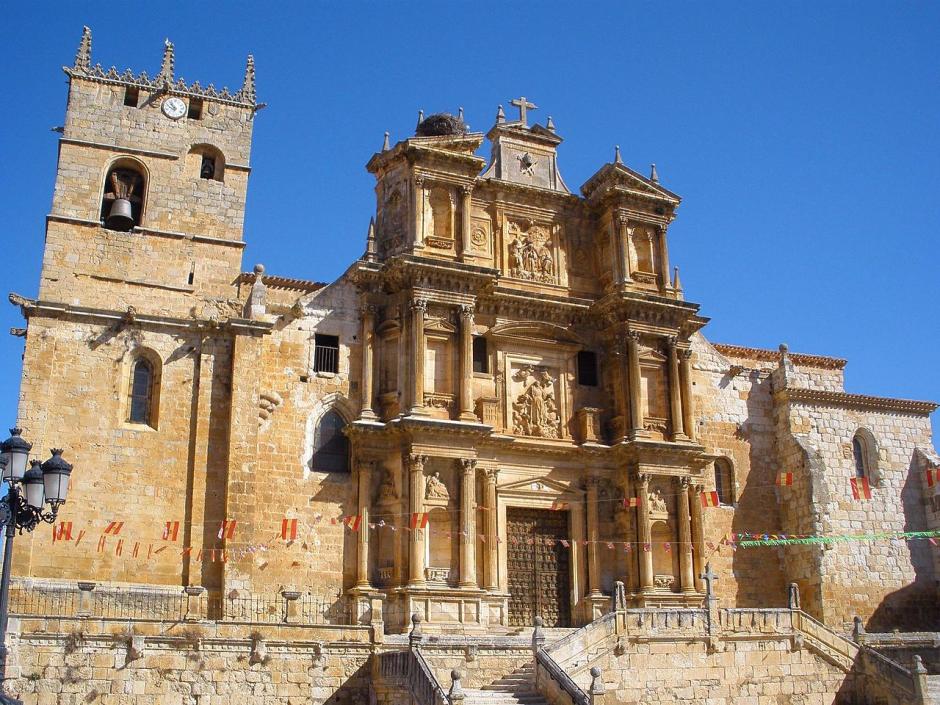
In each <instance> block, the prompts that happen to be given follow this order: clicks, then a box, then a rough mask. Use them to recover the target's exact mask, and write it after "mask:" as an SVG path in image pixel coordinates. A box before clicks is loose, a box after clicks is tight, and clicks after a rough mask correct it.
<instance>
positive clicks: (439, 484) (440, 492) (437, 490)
mask: <svg viewBox="0 0 940 705" xmlns="http://www.w3.org/2000/svg"><path fill="white" fill-rule="evenodd" d="M424 498H425V499H450V493H449V492H448V491H447V485H445V484H444V483H443V481H442V480H441V473H439V472H435V473H434V474H433V475H431V477H429V478H428V480H427V486H426V489H425V491H424Z"/></svg>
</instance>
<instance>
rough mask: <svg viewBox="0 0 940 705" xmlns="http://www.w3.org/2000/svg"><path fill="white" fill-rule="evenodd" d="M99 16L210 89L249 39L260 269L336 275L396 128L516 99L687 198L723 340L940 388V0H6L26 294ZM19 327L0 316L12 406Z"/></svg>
mask: <svg viewBox="0 0 940 705" xmlns="http://www.w3.org/2000/svg"><path fill="white" fill-rule="evenodd" d="M83 24H88V25H89V26H91V28H92V30H93V33H94V60H95V61H99V62H101V63H102V64H103V65H104V66H105V67H108V66H110V65H111V64H115V65H117V67H118V69H119V70H122V69H123V68H125V67H128V66H129V67H131V68H133V69H134V70H135V71H139V70H141V69H143V70H146V71H148V73H150V74H151V75H152V74H153V73H155V72H156V70H157V69H158V68H159V64H160V56H161V51H162V43H163V39H164V37H169V38H170V39H171V40H173V41H174V42H175V44H176V72H177V75H178V76H180V75H182V76H184V77H185V78H186V79H188V80H190V81H192V80H195V79H198V80H199V81H200V82H201V83H202V84H203V85H205V84H207V83H209V82H213V83H215V85H216V86H217V87H220V86H221V85H223V84H226V85H228V86H230V87H233V88H237V87H238V86H239V85H240V83H241V79H242V73H243V70H244V63H245V56H246V54H247V53H249V52H252V53H254V55H255V59H256V62H257V73H258V93H259V98H260V100H262V101H265V102H267V103H268V104H269V107H268V108H267V109H266V110H264V111H263V112H261V113H260V114H259V115H258V118H257V123H256V128H255V142H254V151H253V155H252V166H253V172H252V175H251V182H250V189H249V201H248V215H247V224H246V232H245V238H246V240H247V241H248V248H247V250H246V256H245V262H244V264H245V269H250V267H251V265H252V264H253V263H255V262H258V261H260V262H263V263H264V264H265V265H266V266H267V268H268V271H269V272H271V273H275V274H280V275H285V276H291V277H300V278H308V279H317V280H329V279H331V278H333V277H335V276H336V275H338V274H339V273H341V272H342V271H343V270H344V269H345V267H346V266H347V264H348V263H349V262H350V261H351V260H352V259H354V258H355V257H357V256H358V255H359V254H360V253H361V252H362V249H363V243H364V237H365V232H366V226H367V223H368V221H369V217H370V214H371V213H372V211H373V208H374V195H373V190H372V189H373V182H372V177H371V176H370V175H369V174H368V173H367V172H366V171H365V169H364V164H365V163H366V161H367V160H368V159H369V157H370V156H371V154H372V153H373V152H374V151H375V150H377V149H379V148H380V146H381V144H382V133H383V132H384V131H385V130H389V131H390V132H391V136H392V140H393V141H394V140H398V139H401V138H403V137H405V136H407V135H409V134H411V132H412V130H413V128H414V124H415V118H416V113H417V110H418V109H419V108H423V109H424V110H425V111H426V112H437V111H456V110H457V107H458V106H463V107H464V109H465V111H466V117H467V121H468V122H469V123H470V125H471V127H472V128H474V129H477V130H486V129H488V128H489V127H490V126H491V125H492V123H493V119H494V116H495V112H496V106H497V104H498V103H503V104H504V105H505V104H506V103H507V102H508V100H509V99H510V98H511V97H513V96H518V95H520V94H522V95H525V96H527V97H528V98H530V99H531V100H534V101H535V102H536V103H537V104H538V106H539V110H538V111H536V112H535V113H534V117H535V118H536V119H537V120H538V121H541V122H544V120H545V117H546V116H547V115H552V117H553V118H554V120H555V124H556V126H557V128H558V133H559V134H560V135H561V136H563V137H564V138H565V143H564V144H563V145H562V146H561V149H560V161H559V163H560V167H561V170H562V174H563V175H564V177H565V179H566V181H567V183H568V184H569V185H570V186H571V187H573V188H577V187H579V186H580V185H581V184H582V183H584V181H585V180H586V179H587V178H588V177H589V176H590V175H591V174H593V173H594V171H596V170H597V169H598V168H599V167H600V166H601V165H602V164H603V163H605V162H606V161H609V160H611V159H612V155H613V146H614V145H615V144H620V145H621V148H622V151H623V157H624V160H625V161H626V162H627V163H628V164H629V165H631V166H633V167H635V168H637V169H640V170H641V171H644V172H645V171H646V170H647V169H648V168H649V167H648V165H649V163H650V162H656V163H657V165H658V169H659V174H660V177H661V180H662V182H663V183H664V185H666V186H667V187H668V188H670V189H672V190H673V191H675V192H677V193H679V194H680V195H682V197H683V203H682V206H681V207H680V210H679V217H678V219H677V221H676V222H675V224H674V225H673V226H672V228H671V230H670V233H671V240H670V254H671V257H672V259H673V262H674V263H675V264H678V265H679V266H680V267H681V271H682V280H683V283H684V286H685V291H686V296H687V298H688V299H690V300H693V301H696V302H699V303H701V304H702V313H703V314H704V315H706V316H710V317H711V318H712V322H711V323H710V324H709V326H708V327H707V328H706V330H705V332H706V334H707V335H708V336H709V337H710V338H711V339H712V340H714V341H719V342H729V343H738V344H743V345H753V346H761V347H776V346H777V345H778V344H779V343H780V342H781V341H786V342H788V343H789V344H790V348H791V350H794V351H799V352H813V353H820V354H827V355H835V356H840V357H847V358H848V359H849V365H848V368H847V386H848V390H849V391H852V392H860V393H868V394H878V395H887V396H899V397H907V398H915V399H933V400H940V373H938V370H937V363H938V354H937V350H940V330H938V326H937V302H938V300H940V296H938V294H940V277H938V273H937V265H938V259H940V258H938V254H940V246H938V244H937V235H938V231H940V197H938V196H940V91H938V88H940V86H938V71H940V68H938V67H940V41H938V39H937V36H938V31H940V3H937V2H921V3H909V2H879V3H872V2H823V3H820V2H778V3H771V2H749V3H741V2H736V3H723V2H708V3H705V2H688V3H659V2H657V3H652V2H649V3H645V2H644V3H635V2H613V3H586V2H583V3H582V2H577V3H576V2H569V3H566V4H558V3H552V2H526V3H508V2H507V3H493V4H488V3H484V2H473V3H470V2H466V3H463V2H433V3H432V2H422V3H408V4H405V3H396V2H382V3H378V2H376V3H369V4H361V3H355V2H345V3H330V4H326V3H313V2H308V3H296V4H292V3H261V2H256V3H238V4H236V3H228V4H221V3H212V2H199V3H185V4H183V3H178V4H176V3H148V4H146V5H145V4H143V3H124V4H122V5H120V6H118V5H115V4H114V3H110V4H105V3H61V4H46V5H44V4H42V3H38V2H36V3H25V2H20V3H15V4H14V3H12V2H11V3H8V4H7V5H6V6H5V7H4V10H3V22H2V28H0V33H2V34H0V40H2V46H3V48H4V55H5V56H6V59H5V64H6V66H7V68H6V69H5V70H4V73H5V75H6V77H7V78H6V80H5V84H6V88H5V90H4V93H5V99H4V101H3V105H4V110H3V114H2V117H0V120H2V122H0V126H2V129H0V142H2V144H0V147H2V151H0V155H2V157H0V159H2V165H3V168H2V169H0V187H2V193H3V194H4V198H3V199H2V201H0V222H2V223H3V228H4V244H5V248H6V252H7V253H8V255H9V257H8V258H7V259H6V261H5V267H4V280H5V281H4V284H5V287H6V289H7V290H11V291H17V292H20V293H22V294H26V295H35V293H36V289H37V282H38V276H39V267H40V261H41V255H42V242H43V231H44V216H45V215H46V213H48V211H49V205H50V202H51V197H52V186H53V179H54V176H55V164H56V138H57V135H56V134H55V133H53V132H50V131H49V129H50V128H51V127H53V126H55V125H61V124H62V122H63V111H64V109H65V98H66V86H65V77H64V75H63V74H62V72H61V69H60V67H61V66H62V65H63V64H71V62H72V58H73V56H74V51H75V47H76V45H77V43H78V40H79V36H80V34H81V28H82V25H83ZM487 156H488V155H487ZM0 311H2V314H0V315H2V326H3V329H6V328H8V327H10V326H19V325H22V321H21V319H20V317H19V314H18V312H17V311H16V309H14V308H13V307H12V306H9V305H7V304H5V303H4V304H3V305H2V307H0ZM22 347H23V341H22V340H21V339H18V338H13V337H10V336H7V335H5V334H4V335H3V336H0V372H2V374H0V411H2V414H0V420H2V419H8V420H9V421H11V422H12V420H13V418H14V415H15V405H16V398H17V390H18V383H19V374H20V355H21V351H22ZM935 416H936V414H935ZM935 425H936V421H935Z"/></svg>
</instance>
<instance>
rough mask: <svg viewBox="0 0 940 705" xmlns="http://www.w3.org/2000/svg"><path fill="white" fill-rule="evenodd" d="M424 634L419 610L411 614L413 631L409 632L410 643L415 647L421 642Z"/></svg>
mask: <svg viewBox="0 0 940 705" xmlns="http://www.w3.org/2000/svg"><path fill="white" fill-rule="evenodd" d="M423 638H424V635H423V634H422V633H421V615H420V614H419V613H417V612H415V613H414V614H412V615H411V633H409V634H408V645H409V646H410V647H411V648H412V649H414V648H417V647H418V645H419V644H421V640H422V639H423Z"/></svg>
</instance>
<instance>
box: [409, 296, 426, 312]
mask: <svg viewBox="0 0 940 705" xmlns="http://www.w3.org/2000/svg"><path fill="white" fill-rule="evenodd" d="M411 310H412V311H421V313H427V312H428V300H427V299H412V301H411Z"/></svg>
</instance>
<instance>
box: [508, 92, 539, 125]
mask: <svg viewBox="0 0 940 705" xmlns="http://www.w3.org/2000/svg"><path fill="white" fill-rule="evenodd" d="M509 104H510V105H514V106H516V107H517V108H519V122H521V123H522V126H523V127H528V126H529V123H528V121H527V118H526V110H538V107H539V106H537V105H536V104H535V103H530V102H529V101H527V100H526V99H525V96H522V97H520V98H513V99H512V100H510V101H509Z"/></svg>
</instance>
